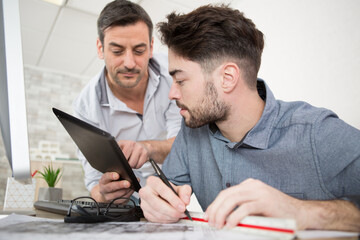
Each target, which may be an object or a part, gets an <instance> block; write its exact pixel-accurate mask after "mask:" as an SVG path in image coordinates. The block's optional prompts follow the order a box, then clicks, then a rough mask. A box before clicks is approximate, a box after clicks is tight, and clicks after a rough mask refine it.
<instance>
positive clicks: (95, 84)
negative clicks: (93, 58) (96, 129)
mask: <svg viewBox="0 0 360 240" xmlns="http://www.w3.org/2000/svg"><path fill="white" fill-rule="evenodd" d="M102 71H103V70H102ZM102 71H100V72H99V73H98V74H97V75H96V76H94V77H93V78H92V79H91V80H90V81H89V82H88V83H87V84H86V85H85V87H84V88H83V89H82V90H81V92H80V94H79V95H78V96H77V97H76V98H75V100H74V101H73V109H74V111H75V112H76V114H79V115H81V116H83V117H85V118H88V116H86V115H87V114H88V113H90V112H93V111H88V110H89V109H93V110H95V109H96V108H97V106H99V94H100V89H99V81H100V75H101V73H102Z"/></svg>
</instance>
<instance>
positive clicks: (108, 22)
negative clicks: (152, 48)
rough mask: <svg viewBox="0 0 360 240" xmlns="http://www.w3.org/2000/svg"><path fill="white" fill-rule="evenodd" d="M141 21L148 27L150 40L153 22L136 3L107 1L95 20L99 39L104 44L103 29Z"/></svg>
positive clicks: (120, 0)
mask: <svg viewBox="0 0 360 240" xmlns="http://www.w3.org/2000/svg"><path fill="white" fill-rule="evenodd" d="M139 21H143V22H144V23H145V24H146V25H147V26H148V29H149V38H150V41H151V38H152V31H153V24H152V21H151V18H150V16H149V15H148V14H147V13H146V11H145V10H144V9H143V8H142V7H141V6H140V5H138V4H136V3H132V2H130V1H127V0H115V1H113V2H110V3H108V4H107V5H106V6H105V8H104V9H103V10H102V11H101V13H100V16H99V18H98V20H97V29H98V35H99V39H100V41H101V43H102V44H104V31H105V30H106V29H107V28H109V27H112V26H127V25H130V24H135V23H137V22H139Z"/></svg>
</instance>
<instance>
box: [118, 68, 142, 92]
mask: <svg viewBox="0 0 360 240" xmlns="http://www.w3.org/2000/svg"><path fill="white" fill-rule="evenodd" d="M123 74H138V76H137V78H136V80H135V81H128V80H130V79H131V77H129V78H126V77H124V78H125V79H123V80H121V78H120V76H121V75H123ZM119 75H120V76H119ZM143 76H144V74H142V73H141V70H140V69H135V68H133V69H128V68H126V67H125V68H120V69H118V70H116V72H115V74H113V76H111V77H112V79H114V81H115V83H116V84H117V85H118V86H120V87H122V88H134V87H136V86H137V85H138V84H139V82H140V81H141V79H142V77H143ZM127 79H128V80H127Z"/></svg>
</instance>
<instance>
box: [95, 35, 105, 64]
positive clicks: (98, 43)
mask: <svg viewBox="0 0 360 240" xmlns="http://www.w3.org/2000/svg"><path fill="white" fill-rule="evenodd" d="M96 48H97V54H98V57H99V58H100V59H104V49H103V45H102V43H101V41H100V39H99V38H98V39H97V40H96Z"/></svg>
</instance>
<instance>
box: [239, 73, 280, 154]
mask: <svg viewBox="0 0 360 240" xmlns="http://www.w3.org/2000/svg"><path fill="white" fill-rule="evenodd" d="M257 86H258V92H259V94H261V93H262V92H265V95H266V96H265V108H264V111H263V113H262V115H261V118H260V120H259V121H258V122H257V123H256V125H255V126H254V127H253V128H252V129H251V130H250V131H249V132H248V134H247V135H246V137H245V139H244V140H243V144H244V145H248V146H251V147H254V148H259V149H266V148H267V147H268V145H269V139H270V135H271V132H272V128H273V125H274V122H275V120H276V111H277V104H276V99H275V97H274V95H273V93H272V92H271V90H270V88H269V87H268V85H267V84H266V83H265V81H264V80H262V79H258V84H257ZM260 96H261V95H260Z"/></svg>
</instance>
